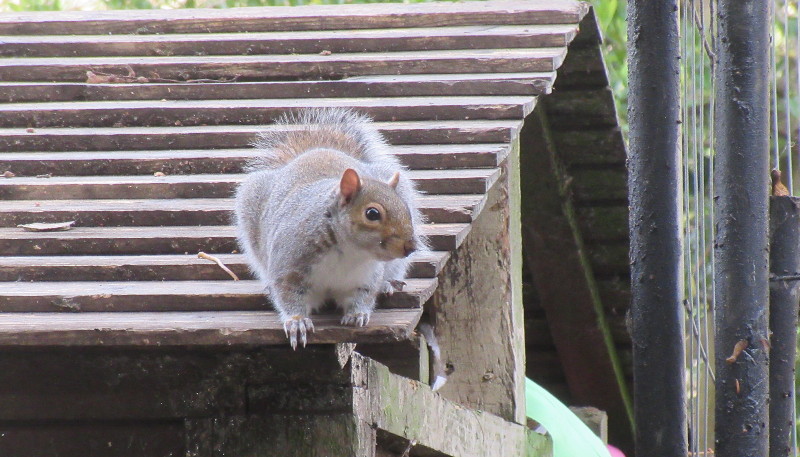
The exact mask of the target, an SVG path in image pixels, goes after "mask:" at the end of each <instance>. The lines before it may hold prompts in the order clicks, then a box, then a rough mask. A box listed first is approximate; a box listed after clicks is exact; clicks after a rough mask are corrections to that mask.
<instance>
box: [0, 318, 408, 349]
mask: <svg viewBox="0 0 800 457" xmlns="http://www.w3.org/2000/svg"><path fill="white" fill-rule="evenodd" d="M421 313H422V310H420V309H400V310H377V311H375V313H374V314H373V316H372V319H371V320H370V324H369V325H368V326H367V327H364V328H359V329H356V328H354V327H345V326H341V325H339V318H340V316H338V315H318V316H316V317H315V318H314V321H315V326H316V331H315V332H314V333H312V334H311V335H309V337H308V341H309V344H332V343H339V342H343V341H351V342H371V343H379V342H387V341H400V340H404V339H407V338H408V337H409V335H410V333H411V332H412V331H413V329H414V327H415V326H416V324H417V321H418V320H419V316H420V314H421ZM53 317H54V316H53V314H52V313H0V346H154V347H155V346H181V345H192V346H232V345H240V346H241V345H263V344H280V345H285V344H286V335H285V334H284V331H283V325H282V323H280V322H279V319H278V318H277V315H276V314H275V313H274V312H269V311H240V312H234V311H231V312H220V311H207V312H130V313H117V312H106V313H102V312H98V313H89V312H87V313H68V314H63V315H59V316H58V318H57V319H54V318H53Z"/></svg>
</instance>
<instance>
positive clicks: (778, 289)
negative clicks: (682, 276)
mask: <svg viewBox="0 0 800 457" xmlns="http://www.w3.org/2000/svg"><path fill="white" fill-rule="evenodd" d="M769 225H770V230H769V231H770V251H769V268H770V272H771V273H772V276H773V279H772V281H771V282H770V288H769V329H770V331H771V332H772V348H771V349H770V360H769V457H788V456H789V455H792V454H791V450H792V441H791V437H792V427H793V425H794V414H793V408H792V406H793V404H794V401H795V399H794V396H793V395H792V390H793V389H792V387H793V384H794V361H795V355H796V353H797V311H798V310H797V305H798V297H797V292H798V288H800V283H798V281H795V280H790V281H786V280H779V279H778V280H776V278H775V277H780V276H786V275H794V274H797V273H798V272H800V198H797V197H772V198H770V211H769Z"/></svg>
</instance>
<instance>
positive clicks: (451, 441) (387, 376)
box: [351, 353, 548, 457]
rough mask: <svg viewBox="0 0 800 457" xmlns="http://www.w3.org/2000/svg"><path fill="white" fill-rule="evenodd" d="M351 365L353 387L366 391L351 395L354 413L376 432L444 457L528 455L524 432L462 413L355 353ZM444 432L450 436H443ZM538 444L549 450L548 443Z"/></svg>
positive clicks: (478, 414)
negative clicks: (378, 431)
mask: <svg viewBox="0 0 800 457" xmlns="http://www.w3.org/2000/svg"><path fill="white" fill-rule="evenodd" d="M351 365H352V367H353V368H352V370H353V378H354V382H353V383H354V384H355V385H364V386H365V387H366V388H364V389H359V390H356V391H355V392H354V395H355V398H354V403H355V405H356V413H357V414H358V415H359V417H360V418H361V420H363V421H365V422H367V423H369V424H374V426H375V427H376V428H377V429H378V430H380V431H382V432H385V433H387V434H389V435H393V436H395V437H400V438H405V439H406V440H413V441H414V442H415V443H416V445H419V446H420V447H423V448H428V449H436V450H438V451H440V452H442V453H444V454H446V455H464V456H498V457H499V456H510V455H526V454H525V449H526V446H527V442H526V439H527V427H525V426H523V425H519V424H516V423H513V422H508V421H506V420H504V419H502V418H501V417H498V416H496V415H493V414H491V413H488V412H485V411H474V410H470V409H467V408H464V407H463V406H461V405H460V404H458V403H455V402H452V401H449V400H447V399H445V398H444V397H442V396H440V395H436V394H435V393H434V392H432V391H431V390H430V388H429V387H428V386H427V385H424V384H421V383H419V382H417V381H412V380H409V379H407V378H403V377H401V376H398V375H395V374H392V373H390V372H389V369H388V368H387V367H385V366H383V365H381V364H378V363H376V362H375V361H373V360H370V359H368V358H366V357H363V356H361V355H360V354H358V353H355V354H353V356H352V358H351ZM443 429H446V430H449V431H450V433H448V434H442V433H441V430H443ZM387 438H388V437H387ZM379 439H381V437H380V436H379ZM538 440H541V442H542V443H541V444H542V445H543V446H544V447H546V446H547V444H546V443H547V441H548V439H547V438H545V437H544V436H540V437H538Z"/></svg>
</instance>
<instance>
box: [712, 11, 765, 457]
mask: <svg viewBox="0 0 800 457" xmlns="http://www.w3.org/2000/svg"><path fill="white" fill-rule="evenodd" d="M771 3H772V2H765V1H763V0H719V4H718V8H719V9H718V13H717V14H718V18H719V21H718V32H719V40H718V42H717V58H718V62H717V67H716V74H715V78H716V89H717V90H716V94H715V95H716V116H715V119H714V120H715V143H716V151H717V158H716V172H715V177H714V179H715V183H714V187H715V190H716V195H715V206H716V209H715V214H716V217H717V219H716V220H717V237H716V240H715V249H714V255H715V257H716V272H715V277H714V280H715V282H716V300H715V301H716V306H717V309H716V317H715V325H716V338H715V349H716V356H715V366H716V370H717V377H716V379H717V389H716V427H715V440H716V443H717V447H716V454H717V455H719V456H721V457H731V456H742V457H744V456H754V455H761V456H763V455H767V452H768V444H769V431H768V423H769V417H768V410H767V396H768V385H769V382H768V381H767V377H768V375H769V373H768V371H769V356H768V351H767V348H766V347H765V345H764V344H762V341H768V339H769V336H768V316H769V310H768V300H769V292H768V280H769V278H768V275H769V272H768V267H769V265H768V250H769V246H768V241H769V240H768V179H769V125H770V124H769V115H770V104H769V100H770V97H769V89H770V84H769V81H770V72H769V69H770V34H769V30H770V27H771V22H770V18H771ZM742 348H743V349H744V350H743V352H741V354H739V355H738V356H735V355H736V352H737V350H740V349H742Z"/></svg>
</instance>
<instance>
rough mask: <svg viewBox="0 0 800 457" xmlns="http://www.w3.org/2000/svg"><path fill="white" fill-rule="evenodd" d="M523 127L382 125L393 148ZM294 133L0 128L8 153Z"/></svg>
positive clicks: (496, 135) (201, 144) (207, 143)
mask: <svg viewBox="0 0 800 457" xmlns="http://www.w3.org/2000/svg"><path fill="white" fill-rule="evenodd" d="M521 123H522V122H521V121H520V120H517V121H513V120H504V121H491V120H484V121H480V120H479V121H425V122H422V121H405V122H399V121H398V122H377V123H375V126H376V127H377V128H378V131H379V132H380V133H381V134H383V136H384V137H385V138H386V140H387V141H388V142H389V143H390V144H395V145H412V144H440V143H450V144H473V143H507V142H509V141H510V140H511V139H512V138H514V137H515V136H516V134H517V130H518V129H519V127H520V125H521ZM279 128H281V129H286V128H292V127H275V126H272V125H268V126H251V125H219V126H213V125H212V126H197V127H117V128H113V127H105V128H100V127H98V128H75V129H71V128H46V129H45V128H41V129H31V130H28V129H23V128H8V129H4V128H0V147H2V148H3V150H4V151H7V152H26V151H108V150H152V149H199V148H212V149H220V148H244V147H250V146H252V143H253V141H254V140H255V136H256V135H257V134H258V133H259V132H263V131H265V130H276V129H279Z"/></svg>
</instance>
